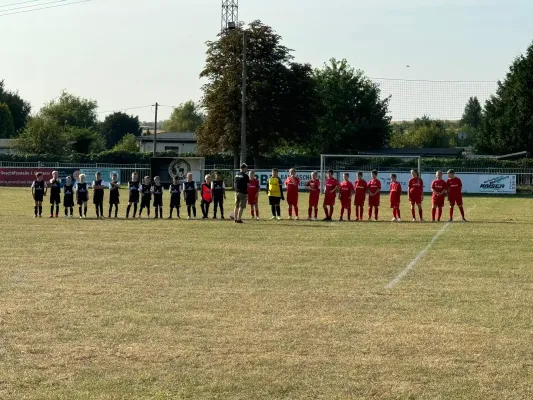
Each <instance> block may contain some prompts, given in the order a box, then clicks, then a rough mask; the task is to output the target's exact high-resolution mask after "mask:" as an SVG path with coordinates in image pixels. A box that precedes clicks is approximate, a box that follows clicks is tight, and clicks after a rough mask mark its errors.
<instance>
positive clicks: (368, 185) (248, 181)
mask: <svg viewBox="0 0 533 400" xmlns="http://www.w3.org/2000/svg"><path fill="white" fill-rule="evenodd" d="M447 174H448V179H447V180H444V179H442V175H443V174H442V172H441V171H437V172H436V179H435V180H434V181H433V182H432V184H431V192H432V195H431V201H432V221H434V222H439V221H440V220H441V217H442V209H443V207H444V203H445V199H446V198H448V201H449V204H450V216H449V221H453V216H454V207H455V206H456V205H457V207H458V208H459V211H460V213H461V218H462V221H464V222H466V218H465V213H464V208H463V197H462V183H461V180H460V179H459V178H458V177H456V176H455V171H454V170H449V171H448V172H447ZM411 176H412V178H411V179H410V180H409V183H408V188H407V194H408V201H409V203H410V204H411V216H412V220H413V221H417V219H416V210H417V209H418V216H419V219H418V221H420V222H423V221H424V218H423V210H422V202H423V200H424V196H423V193H424V183H423V181H422V179H421V178H420V174H419V172H418V171H417V170H412V171H411ZM86 179H87V177H86V176H85V175H84V174H81V175H80V176H79V182H76V183H75V184H73V183H72V179H71V177H67V178H66V183H65V185H64V186H63V188H61V180H60V179H59V174H58V172H57V171H54V172H52V179H50V181H49V182H45V181H44V180H43V174H42V173H40V172H39V173H37V174H36V180H35V181H34V182H33V183H32V185H31V190H32V196H33V199H34V201H35V206H34V214H35V218H38V217H42V203H43V200H44V197H45V196H46V194H47V192H48V190H49V191H50V218H54V217H55V218H57V217H58V216H59V208H60V204H61V194H62V193H61V189H63V206H64V212H65V217H70V218H72V217H73V211H74V204H75V201H74V200H76V204H77V205H78V211H79V217H80V218H86V217H87V205H88V202H89V193H90V191H92V197H93V204H94V205H95V210H96V217H97V218H103V217H104V209H103V204H104V189H105V185H104V184H103V180H102V176H101V173H99V172H98V173H96V175H95V180H94V181H93V182H92V185H89V184H88V183H87V182H86ZM390 180H391V183H390V187H389V189H390V191H389V198H390V208H391V209H392V215H393V219H392V221H394V222H401V214H400V203H401V197H402V190H403V189H402V186H401V184H400V183H399V182H398V181H397V176H396V174H391V175H390ZM305 186H306V187H307V188H308V190H309V204H308V220H315V221H316V220H317V219H318V205H319V200H320V192H321V183H320V180H318V173H317V172H313V173H312V175H311V179H310V180H309V181H308V182H306V184H305ZM234 187H235V208H234V211H233V212H232V213H231V215H230V217H231V219H234V221H235V222H236V223H242V215H243V212H244V209H245V208H246V205H249V206H250V208H251V217H252V218H255V219H259V207H258V203H259V194H260V192H261V187H260V183H259V180H258V179H257V178H256V176H255V173H254V171H250V172H249V173H248V171H247V166H246V164H243V165H241V170H240V172H238V173H237V174H236V176H235V184H234ZM299 187H300V179H299V178H298V177H297V176H296V171H295V170H294V169H290V170H289V176H288V177H287V179H286V180H285V182H282V180H281V179H280V178H279V176H278V170H277V169H273V170H272V175H271V177H270V178H269V179H268V182H267V185H266V193H267V196H268V198H269V204H270V207H271V212H272V217H271V219H272V220H280V219H281V207H280V203H281V201H284V200H285V193H284V192H285V191H286V198H287V205H288V213H289V217H288V218H289V219H293V217H294V219H298V218H299V209H298V194H299ZM108 188H109V212H108V217H109V218H111V216H112V214H113V211H114V217H115V218H117V217H118V205H119V204H120V184H119V183H118V176H117V174H113V176H112V178H111V182H110V183H109V184H108ZM284 189H285V190H284ZM381 189H382V188H381V181H380V180H379V179H378V171H376V170H374V171H372V179H371V180H370V181H368V182H366V181H365V180H364V179H363V173H362V172H358V174H357V180H356V181H355V182H353V183H352V182H351V181H350V177H349V174H348V173H345V174H344V179H343V181H342V182H339V181H338V180H337V179H335V178H334V172H333V171H332V170H330V171H328V177H327V179H326V181H325V183H324V199H323V209H324V213H325V216H326V217H325V218H324V221H332V220H333V213H334V206H335V202H336V200H337V199H339V200H340V205H341V211H340V218H339V220H340V221H343V220H344V215H345V212H346V217H347V220H348V221H350V220H351V219H352V218H351V217H352V204H353V205H354V206H355V214H356V215H355V221H361V220H363V219H364V207H365V202H366V199H367V197H368V220H375V221H377V220H378V216H379V207H380V203H381ZM168 191H169V193H170V210H169V216H168V218H169V219H171V218H172V217H173V211H174V209H175V210H176V216H177V217H178V218H180V206H181V198H182V197H183V200H184V202H185V204H186V206H187V219H194V218H196V204H197V201H198V198H199V197H200V198H201V203H200V206H201V211H202V218H203V219H207V218H208V217H209V207H210V205H211V203H214V213H213V217H212V218H214V219H216V218H217V212H218V211H219V210H220V217H221V219H224V200H226V186H225V183H224V180H223V179H222V176H221V174H220V173H219V172H216V173H215V179H214V180H213V179H212V177H211V175H206V176H205V180H204V182H203V183H202V184H201V185H200V187H199V188H198V186H197V184H196V182H195V181H194V180H193V176H192V174H191V173H188V174H187V176H186V180H185V182H183V183H181V182H180V181H179V178H178V177H174V180H173V182H172V184H171V185H170V186H169V189H168ZM128 192H129V198H128V206H127V209H126V218H129V217H130V214H131V215H132V217H133V218H136V217H137V211H139V214H138V216H139V218H141V217H142V214H143V211H144V210H146V215H147V216H148V217H150V208H151V205H153V207H154V209H155V218H163V194H164V192H165V190H164V187H163V185H162V183H161V181H160V178H159V177H157V176H156V177H154V179H153V181H152V179H151V178H150V177H149V176H146V177H144V178H143V180H142V182H140V181H139V176H138V174H137V173H136V172H134V173H133V174H132V177H131V181H129V182H128ZM152 200H153V202H152ZM352 200H353V203H352ZM139 202H140V209H138V204H139ZM54 211H55V212H54ZM132 211H133V213H131V212H132ZM313 216H314V218H313Z"/></svg>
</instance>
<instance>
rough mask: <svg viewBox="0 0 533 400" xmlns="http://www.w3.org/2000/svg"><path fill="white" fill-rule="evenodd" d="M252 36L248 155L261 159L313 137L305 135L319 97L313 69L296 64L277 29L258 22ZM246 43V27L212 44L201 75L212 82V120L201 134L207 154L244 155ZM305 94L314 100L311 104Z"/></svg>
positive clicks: (206, 104) (207, 105)
mask: <svg viewBox="0 0 533 400" xmlns="http://www.w3.org/2000/svg"><path fill="white" fill-rule="evenodd" d="M247 36H248V42H247V43H248V44H247V66H248V85H247V103H246V110H247V116H248V118H247V132H246V136H247V149H248V152H249V154H250V156H251V157H254V158H258V157H260V156H262V155H265V154H269V153H271V152H273V149H274V148H275V147H276V146H278V145H280V144H281V143H282V142H283V141H284V140H287V141H290V142H291V143H295V142H297V141H299V140H301V138H302V137H305V136H306V135H308V134H309V132H307V131H305V129H307V127H308V124H309V122H308V118H307V117H308V116H309V115H310V114H311V112H312V107H311V105H313V104H314V101H313V96H314V95H315V94H314V92H313V91H312V90H310V89H309V88H310V87H313V85H314V83H313V82H312V79H311V69H310V68H309V67H308V66H302V65H300V64H296V63H293V62H292V56H291V55H290V50H289V49H288V48H286V47H285V46H282V45H281V37H280V36H279V35H278V34H276V33H275V32H274V31H273V30H272V28H270V27H268V26H266V25H263V24H262V23H261V22H260V21H255V22H253V23H252V24H250V25H249V27H248V29H247ZM242 38H243V27H242V26H241V27H239V28H238V29H235V30H234V31H230V32H228V33H226V34H223V35H222V36H220V37H219V39H218V40H216V41H214V42H208V43H207V60H206V66H205V68H204V70H203V71H202V73H201V74H200V76H201V77H202V78H206V79H207V81H208V82H207V83H206V84H205V85H204V86H203V88H202V90H203V99H202V104H201V105H202V107H203V109H205V110H206V111H207V116H206V119H205V121H204V123H203V124H202V125H201V126H200V128H199V129H198V131H197V136H198V147H199V151H200V153H202V154H213V153H218V152H221V151H231V152H233V153H234V154H238V153H239V150H240V131H241V82H242V79H241V73H242V54H243V39H242ZM302 90H307V91H306V92H305V93H306V94H307V95H309V96H311V98H306V99H305V98H304V96H303V94H302ZM302 100H303V101H302ZM296 103H299V104H296ZM306 103H309V104H310V107H308V108H306V107H305V104H306ZM302 113H304V114H302ZM311 120H313V118H311Z"/></svg>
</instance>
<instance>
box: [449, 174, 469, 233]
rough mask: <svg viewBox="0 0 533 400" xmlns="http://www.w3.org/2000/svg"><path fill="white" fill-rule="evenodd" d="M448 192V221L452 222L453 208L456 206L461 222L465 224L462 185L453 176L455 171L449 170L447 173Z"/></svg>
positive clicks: (459, 180)
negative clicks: (461, 218)
mask: <svg viewBox="0 0 533 400" xmlns="http://www.w3.org/2000/svg"><path fill="white" fill-rule="evenodd" d="M446 185H447V191H448V201H449V202H450V221H449V222H453V208H454V206H455V205H456V204H457V207H459V211H460V212H461V217H463V222H467V221H466V218H465V210H464V209H463V183H462V182H461V179H459V178H457V177H456V176H455V171H454V170H453V169H450V170H449V171H448V180H447V181H446Z"/></svg>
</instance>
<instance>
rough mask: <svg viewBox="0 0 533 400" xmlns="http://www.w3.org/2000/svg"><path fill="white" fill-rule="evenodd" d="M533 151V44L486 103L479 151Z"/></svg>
mask: <svg viewBox="0 0 533 400" xmlns="http://www.w3.org/2000/svg"><path fill="white" fill-rule="evenodd" d="M524 150H527V151H529V152H530V153H531V152H533V44H531V45H530V46H529V48H528V49H527V51H526V53H525V54H523V55H520V56H519V57H517V58H516V59H515V60H514V62H513V64H512V65H511V67H510V69H509V72H508V73H507V75H506V77H505V79H504V80H503V82H501V81H500V82H498V89H497V91H496V94H495V95H493V96H491V98H490V99H489V100H487V102H486V104H485V112H484V114H483V123H482V129H481V132H480V133H479V135H478V140H477V143H476V151H477V152H478V153H486V154H505V153H514V152H519V151H524Z"/></svg>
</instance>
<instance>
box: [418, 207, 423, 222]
mask: <svg viewBox="0 0 533 400" xmlns="http://www.w3.org/2000/svg"><path fill="white" fill-rule="evenodd" d="M423 215H424V213H423V211H422V209H421V208H419V209H418V216H419V217H420V219H421V220H422V219H423V217H422V216H423Z"/></svg>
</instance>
